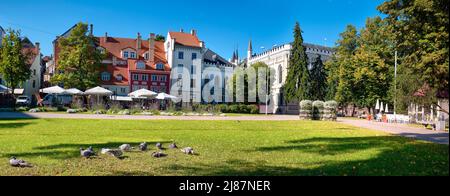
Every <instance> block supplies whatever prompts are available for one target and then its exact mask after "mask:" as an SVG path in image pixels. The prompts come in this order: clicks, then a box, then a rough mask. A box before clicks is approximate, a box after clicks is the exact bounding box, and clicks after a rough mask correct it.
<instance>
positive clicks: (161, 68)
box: [156, 63, 164, 70]
mask: <svg viewBox="0 0 450 196" xmlns="http://www.w3.org/2000/svg"><path fill="white" fill-rule="evenodd" d="M156 69H158V70H164V64H162V63H158V64H156Z"/></svg>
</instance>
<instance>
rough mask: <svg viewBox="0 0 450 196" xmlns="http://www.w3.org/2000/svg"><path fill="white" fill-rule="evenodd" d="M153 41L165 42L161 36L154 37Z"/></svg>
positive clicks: (164, 38)
mask: <svg viewBox="0 0 450 196" xmlns="http://www.w3.org/2000/svg"><path fill="white" fill-rule="evenodd" d="M155 41H161V42H164V41H166V37H164V36H163V35H159V34H158V35H156V37H155Z"/></svg>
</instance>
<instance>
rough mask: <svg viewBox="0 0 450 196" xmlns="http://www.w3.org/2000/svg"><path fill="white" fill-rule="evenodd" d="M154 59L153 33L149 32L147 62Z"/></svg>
mask: <svg viewBox="0 0 450 196" xmlns="http://www.w3.org/2000/svg"><path fill="white" fill-rule="evenodd" d="M154 61H155V34H154V33H150V39H149V44H148V62H154Z"/></svg>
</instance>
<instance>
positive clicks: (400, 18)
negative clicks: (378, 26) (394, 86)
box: [378, 0, 449, 113]
mask: <svg viewBox="0 0 450 196" xmlns="http://www.w3.org/2000/svg"><path fill="white" fill-rule="evenodd" d="M448 5H449V0H428V1H424V0H409V1H405V0H389V1H386V2H384V3H383V4H382V5H380V6H379V7H378V10H379V11H381V12H382V13H383V14H386V15H387V17H386V19H385V20H386V21H387V22H388V24H389V25H390V27H391V28H392V32H393V36H394V38H395V41H396V49H397V50H398V54H399V56H400V65H399V66H400V67H399V78H400V77H401V78H403V79H404V80H408V81H402V80H398V82H406V83H418V85H415V86H428V88H429V91H428V93H433V94H434V93H436V92H440V91H447V92H448V88H449V86H448V80H449V56H448V53H449V36H448V35H449V33H448V30H449V29H448V26H449V9H448ZM405 74H408V75H409V76H408V75H405ZM402 75H405V76H402ZM411 75H414V76H417V77H410V76H411ZM399 85H402V84H399ZM407 89H409V90H407ZM404 90H407V91H404ZM418 90H420V89H414V88H404V89H403V90H401V91H398V93H402V94H400V95H399V96H400V97H408V96H413V95H414V93H415V92H417V91H418ZM430 97H434V99H430ZM399 101H403V100H401V99H399ZM422 102H423V103H426V102H428V104H436V96H435V95H433V96H424V97H423V100H422ZM403 105H407V103H403ZM444 112H447V113H448V111H444Z"/></svg>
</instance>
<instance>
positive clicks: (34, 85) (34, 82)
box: [33, 80, 36, 88]
mask: <svg viewBox="0 0 450 196" xmlns="http://www.w3.org/2000/svg"><path fill="white" fill-rule="evenodd" d="M33 88H36V80H33Z"/></svg>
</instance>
